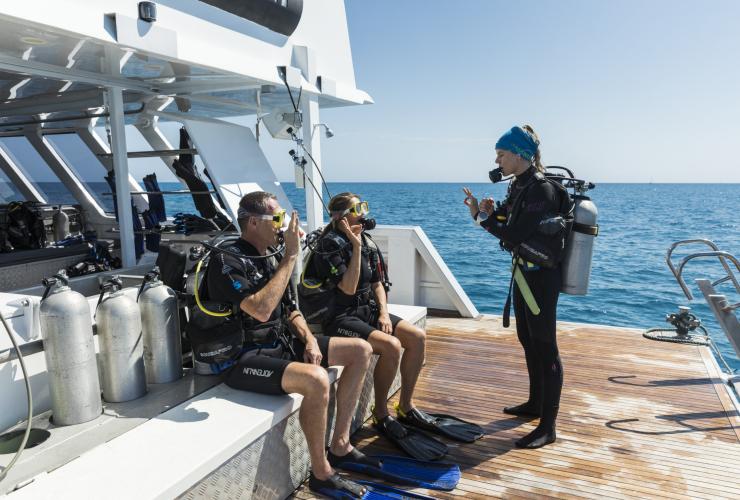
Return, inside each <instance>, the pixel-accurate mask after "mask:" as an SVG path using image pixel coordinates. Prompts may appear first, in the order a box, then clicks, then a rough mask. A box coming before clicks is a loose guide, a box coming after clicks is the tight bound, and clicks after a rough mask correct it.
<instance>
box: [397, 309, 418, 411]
mask: <svg viewBox="0 0 740 500" xmlns="http://www.w3.org/2000/svg"><path fill="white" fill-rule="evenodd" d="M393 334H394V335H395V336H396V338H398V340H400V341H401V345H402V346H403V348H404V351H403V358H402V359H401V398H400V401H399V402H400V404H401V409H402V410H403V411H409V410H411V409H412V408H413V407H414V403H413V401H412V398H413V397H414V389H415V388H416V381H417V380H419V373H421V368H422V366H423V365H424V356H425V355H426V332H424V330H422V329H421V328H419V327H417V326H416V325H413V324H412V323H410V322H408V321H406V320H401V321H400V322H399V323H398V324H397V325H396V330H395V331H394V332H393Z"/></svg>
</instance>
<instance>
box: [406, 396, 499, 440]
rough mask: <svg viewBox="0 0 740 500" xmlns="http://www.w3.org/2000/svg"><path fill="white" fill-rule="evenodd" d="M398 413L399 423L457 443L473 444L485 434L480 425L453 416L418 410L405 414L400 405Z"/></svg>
mask: <svg viewBox="0 0 740 500" xmlns="http://www.w3.org/2000/svg"><path fill="white" fill-rule="evenodd" d="M396 413H397V414H398V421H399V422H401V423H403V424H405V425H410V426H412V427H416V428H418V429H422V430H425V431H431V432H435V433H437V434H440V435H442V436H444V437H447V438H450V439H454V440H455V441H462V442H463V443H473V442H475V441H476V440H477V439H480V438H482V437H483V435H484V434H485V432H484V431H483V428H482V427H481V426H480V425H478V424H474V423H472V422H467V421H465V420H462V419H460V418H457V417H453V416H452V415H445V414H442V413H426V412H423V411H421V410H419V409H418V408H414V409H413V410H411V411H408V412H404V411H402V410H401V407H400V406H399V405H396Z"/></svg>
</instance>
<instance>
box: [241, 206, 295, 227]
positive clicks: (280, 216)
mask: <svg viewBox="0 0 740 500" xmlns="http://www.w3.org/2000/svg"><path fill="white" fill-rule="evenodd" d="M285 214H286V211H285V209H283V210H278V211H277V212H275V213H274V214H272V215H269V214H251V213H249V212H247V211H246V210H244V211H243V209H241V208H240V209H239V218H242V217H254V218H255V219H259V220H269V221H272V225H273V226H274V227H275V229H280V228H281V227H283V224H284V223H285Z"/></svg>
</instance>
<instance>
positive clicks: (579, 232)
mask: <svg viewBox="0 0 740 500" xmlns="http://www.w3.org/2000/svg"><path fill="white" fill-rule="evenodd" d="M547 169H548V170H552V169H559V170H564V171H565V172H567V173H568V174H569V176H570V177H565V176H560V175H553V174H551V173H549V172H548V174H547V175H548V177H549V178H550V179H552V180H557V181H559V182H561V183H562V184H563V185H564V186H565V187H567V188H572V189H573V193H571V194H570V197H571V199H572V200H573V202H574V204H575V207H574V210H573V228H572V230H571V231H570V235H569V237H568V240H567V242H566V247H565V254H564V256H563V261H562V268H561V269H562V277H563V281H562V285H561V288H560V290H561V291H562V292H563V293H567V294H569V295H586V293H587V292H588V282H589V279H590V278H591V261H592V257H593V252H594V238H596V236H597V235H598V234H599V225H598V224H597V223H596V220H597V217H598V210H597V208H596V205H595V204H594V202H593V201H591V198H589V197H588V196H586V192H587V191H589V190H590V189H594V188H595V187H596V185H595V184H594V183H592V182H587V181H583V180H580V179H576V178H575V176H574V175H573V172H571V171H570V170H569V169H567V168H565V167H547Z"/></svg>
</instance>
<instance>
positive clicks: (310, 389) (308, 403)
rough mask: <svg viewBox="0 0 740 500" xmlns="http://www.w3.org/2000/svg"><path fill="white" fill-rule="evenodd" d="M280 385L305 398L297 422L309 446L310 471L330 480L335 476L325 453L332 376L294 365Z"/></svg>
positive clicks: (313, 367)
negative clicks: (330, 379) (330, 378)
mask: <svg viewBox="0 0 740 500" xmlns="http://www.w3.org/2000/svg"><path fill="white" fill-rule="evenodd" d="M281 384H282V387H283V390H284V391H285V392H287V393H294V392H295V393H298V394H301V395H302V396H303V403H302V404H301V409H300V411H299V414H298V419H299V421H300V423H301V429H303V434H305V436H306V442H307V443H308V454H309V455H310V456H311V469H312V470H313V474H314V476H316V477H317V478H318V479H322V480H323V479H327V478H328V477H329V476H331V475H332V474H333V473H334V470H333V469H332V468H331V465H329V462H328V461H327V460H326V454H325V452H324V439H325V438H326V412H327V407H328V406H329V375H328V374H327V373H326V370H324V369H323V368H322V367H320V366H317V365H309V364H307V363H291V364H289V365H288V367H287V368H286V369H285V373H284V374H283V380H282V382H281Z"/></svg>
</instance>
